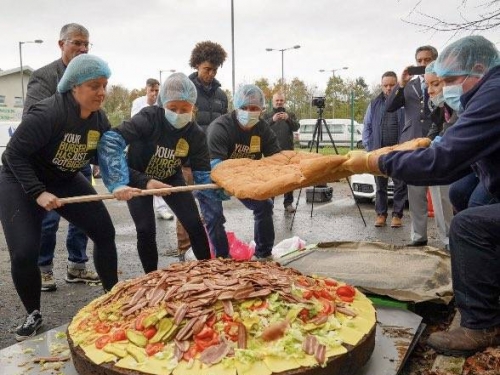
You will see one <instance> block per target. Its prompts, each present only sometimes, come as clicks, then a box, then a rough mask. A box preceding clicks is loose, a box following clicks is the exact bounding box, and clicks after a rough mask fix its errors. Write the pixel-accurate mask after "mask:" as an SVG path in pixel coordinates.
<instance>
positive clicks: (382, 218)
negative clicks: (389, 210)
mask: <svg viewBox="0 0 500 375" xmlns="http://www.w3.org/2000/svg"><path fill="white" fill-rule="evenodd" d="M386 220H387V216H385V215H377V219H376V220H375V226H376V227H377V228H380V227H385V221H386Z"/></svg>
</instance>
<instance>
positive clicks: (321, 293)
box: [318, 289, 334, 301]
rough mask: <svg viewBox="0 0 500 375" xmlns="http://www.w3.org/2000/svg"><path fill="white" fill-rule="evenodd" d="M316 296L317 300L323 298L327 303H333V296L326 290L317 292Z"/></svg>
mask: <svg viewBox="0 0 500 375" xmlns="http://www.w3.org/2000/svg"><path fill="white" fill-rule="evenodd" d="M318 295H319V298H324V299H327V300H329V301H333V300H334V297H333V295H332V294H331V293H330V292H329V291H328V290H326V289H321V290H320V291H319V292H318Z"/></svg>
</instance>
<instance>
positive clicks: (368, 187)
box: [350, 173, 394, 202]
mask: <svg viewBox="0 0 500 375" xmlns="http://www.w3.org/2000/svg"><path fill="white" fill-rule="evenodd" d="M350 182H351V187H352V191H353V194H354V199H356V201H358V202H372V201H375V194H376V191H377V186H376V185H375V177H373V175H372V174H367V173H363V174H355V175H352V176H351V178H350ZM387 197H388V198H389V200H392V198H393V197H394V182H392V179H391V178H390V177H389V182H388V183H387Z"/></svg>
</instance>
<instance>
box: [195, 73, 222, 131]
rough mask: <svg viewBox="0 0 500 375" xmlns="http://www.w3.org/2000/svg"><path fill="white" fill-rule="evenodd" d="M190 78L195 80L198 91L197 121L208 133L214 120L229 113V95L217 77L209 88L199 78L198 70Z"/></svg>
mask: <svg viewBox="0 0 500 375" xmlns="http://www.w3.org/2000/svg"><path fill="white" fill-rule="evenodd" d="M189 79H191V81H193V83H194V85H195V86H196V90H197V92H198V98H197V99H196V109H197V113H196V122H197V123H198V125H200V126H201V128H202V129H203V131H204V132H205V133H206V131H207V127H208V125H210V123H211V122H212V121H213V120H215V119H216V118H217V117H219V116H221V115H223V114H226V113H227V96H226V94H225V93H224V91H222V89H221V88H220V86H221V85H220V83H219V81H217V80H216V79H214V80H213V81H212V84H211V85H210V88H209V89H207V88H206V87H205V86H203V84H202V83H201V82H200V81H199V80H198V72H194V73H192V74H191V75H190V76H189Z"/></svg>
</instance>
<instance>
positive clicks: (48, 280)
mask: <svg viewBox="0 0 500 375" xmlns="http://www.w3.org/2000/svg"><path fill="white" fill-rule="evenodd" d="M41 274H42V288H41V289H42V292H53V291H54V290H56V289H57V285H56V279H54V272H52V271H47V272H42V273H41Z"/></svg>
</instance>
